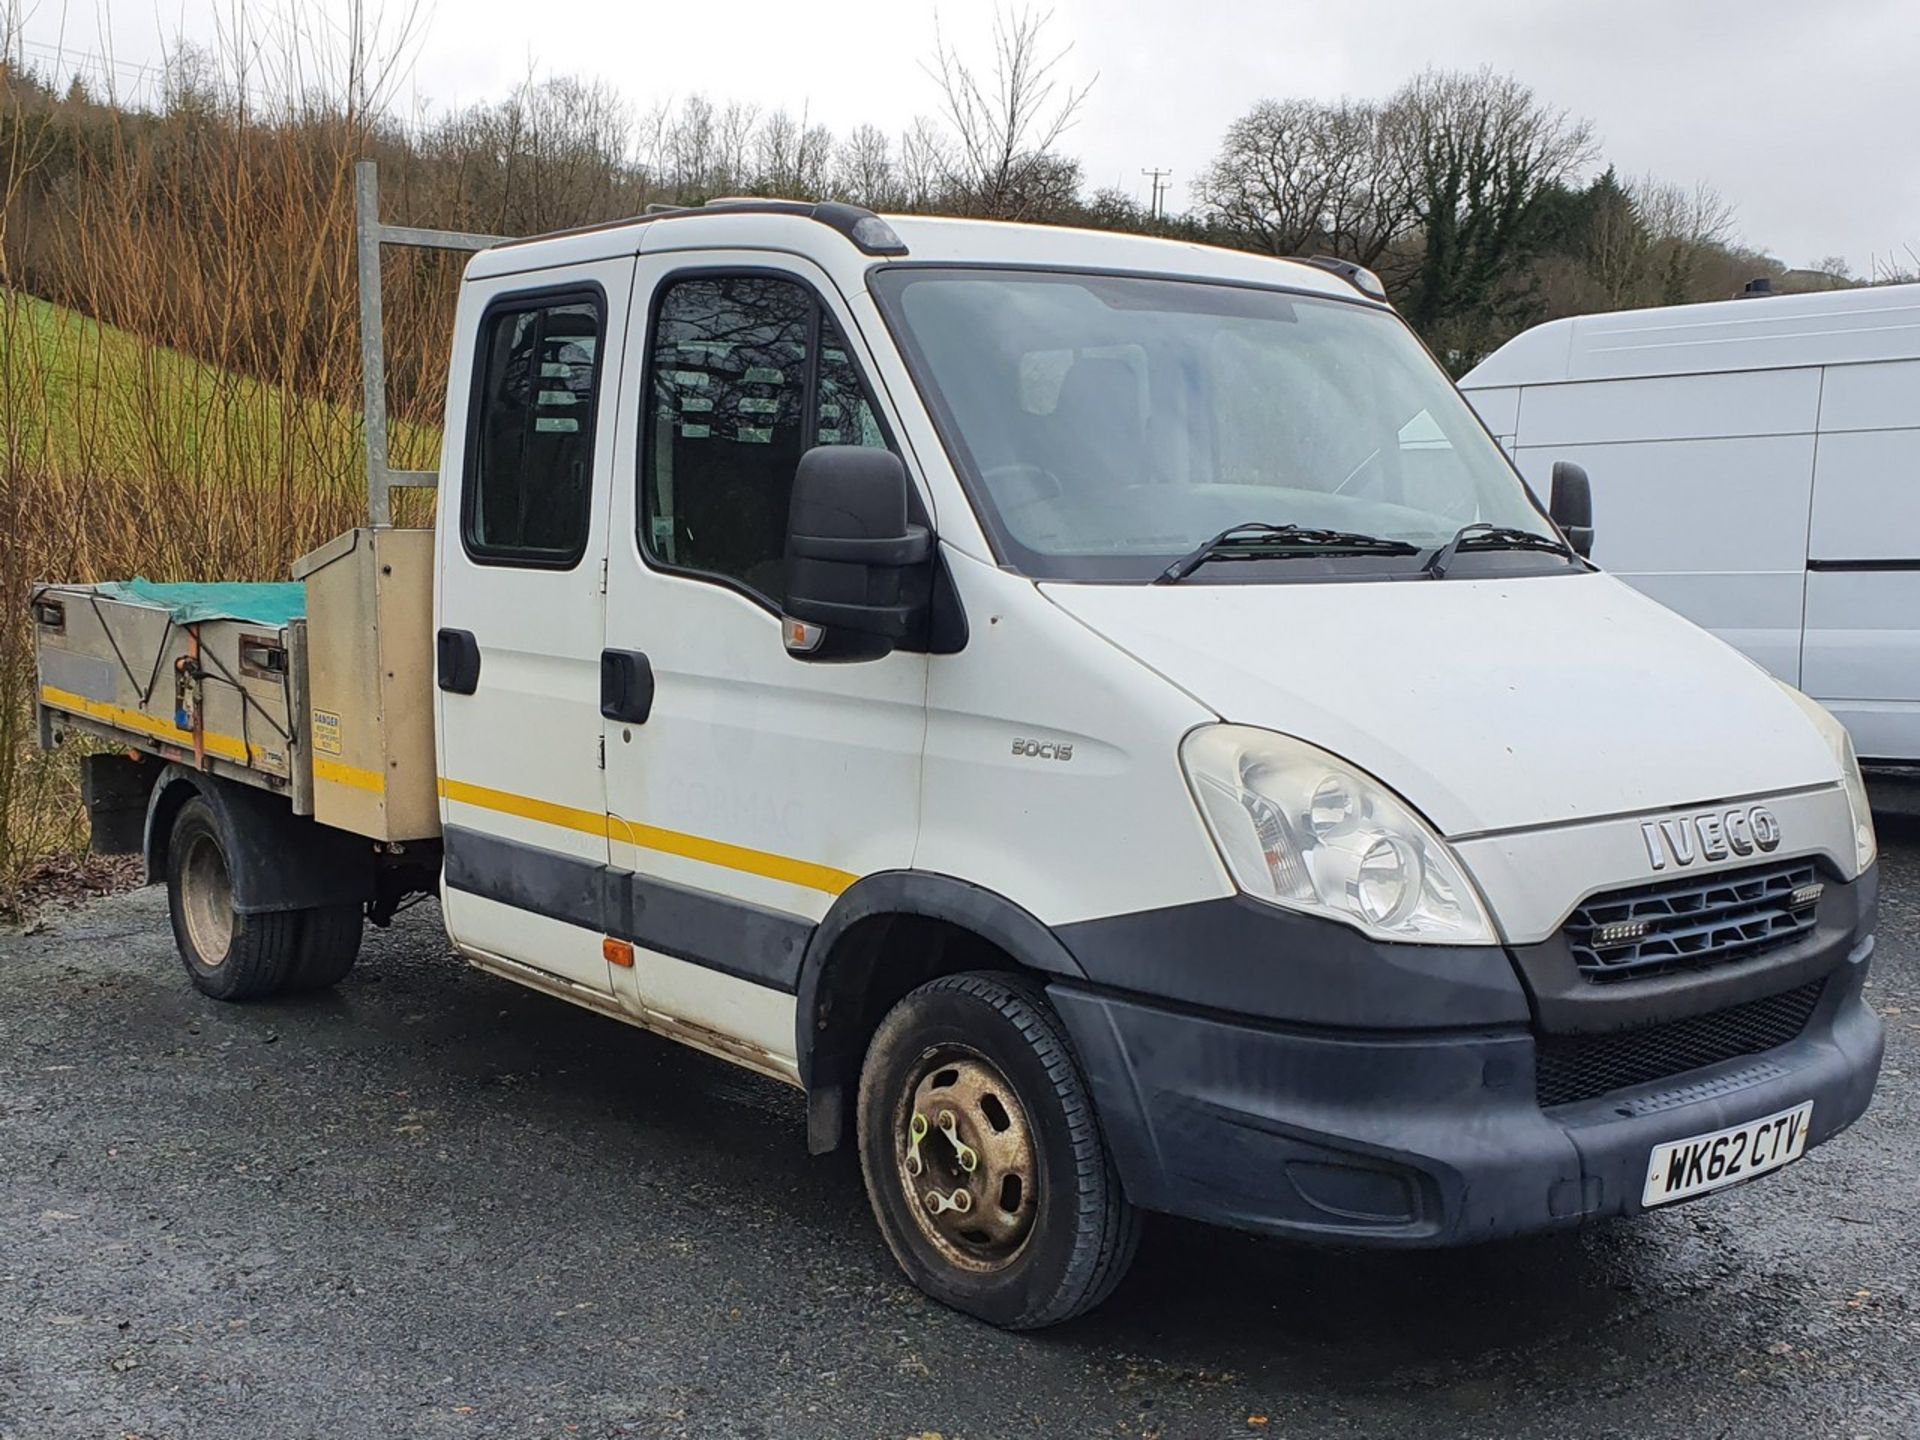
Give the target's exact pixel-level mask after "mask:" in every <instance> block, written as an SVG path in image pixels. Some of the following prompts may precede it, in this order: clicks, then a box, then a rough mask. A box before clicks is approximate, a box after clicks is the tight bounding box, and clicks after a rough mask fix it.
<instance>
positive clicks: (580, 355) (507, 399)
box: [460, 289, 606, 569]
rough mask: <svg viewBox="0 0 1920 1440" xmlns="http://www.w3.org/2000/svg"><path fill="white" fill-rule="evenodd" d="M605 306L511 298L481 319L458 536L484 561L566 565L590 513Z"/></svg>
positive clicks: (575, 554) (572, 560)
mask: <svg viewBox="0 0 1920 1440" xmlns="http://www.w3.org/2000/svg"><path fill="white" fill-rule="evenodd" d="M605 311H606V306H605V302H604V301H603V300H602V298H601V297H600V295H599V293H598V292H597V291H595V290H585V291H583V290H577V289H576V290H568V291H564V292H546V293H544V294H537V295H521V296H507V297H504V298H502V299H500V300H497V301H495V302H494V303H493V304H492V305H490V306H489V307H488V308H487V311H486V314H485V315H484V316H483V317H482V320H481V324H480V333H479V340H478V345H477V354H476V360H475V368H474V393H473V401H472V413H471V415H470V416H469V419H468V427H469V428H468V442H467V473H466V476H465V480H464V484H463V485H462V497H461V517H460V534H461V541H462V543H463V544H464V545H465V547H466V551H467V553H468V555H470V556H471V557H472V558H473V559H475V560H476V561H479V562H480V563H482V564H496V565H524V566H534V567H544V568H549V569H568V568H571V567H572V566H574V565H576V564H578V563H579V560H580V557H581V555H582V553H583V552H584V551H585V549H586V544H587V529H588V524H589V521H590V519H591V516H592V510H593V448H594V433H595V431H594V427H595V423H596V420H597V418H598V414H599V397H600V371H601V363H600V361H601V354H602V351H603V349H604V343H603V342H604V338H605V334H606V321H605Z"/></svg>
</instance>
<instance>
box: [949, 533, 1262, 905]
mask: <svg viewBox="0 0 1920 1440" xmlns="http://www.w3.org/2000/svg"><path fill="white" fill-rule="evenodd" d="M948 558H949V563H950V565H951V568H952V573H953V579H954V585H955V588H956V589H957V590H958V591H959V594H960V598H961V601H962V602H963V603H964V604H965V606H966V610H967V619H968V631H969V633H968V638H967V646H966V648H965V649H964V650H962V651H961V652H960V653H959V654H957V655H941V656H937V657H935V659H934V661H933V663H932V666H931V669H930V671H929V674H928V677H927V695H926V703H927V748H926V765H925V771H924V774H923V777H922V791H921V807H920V813H921V828H920V844H919V847H918V849H917V850H916V852H915V857H914V864H915V867H916V868H917V869H920V870H926V871H932V872H934V873H937V874H944V875H960V876H965V877H966V878H967V879H968V880H970V881H971V882H973V883H975V884H978V885H980V886H982V887H984V888H985V889H988V890H991V891H994V892H995V893H997V894H999V895H1003V896H1005V897H1006V898H1007V899H1009V900H1011V901H1013V902H1014V903H1015V904H1017V905H1019V906H1021V907H1022V908H1023V909H1025V910H1027V911H1028V912H1029V913H1031V914H1032V915H1034V916H1035V917H1037V918H1038V919H1040V920H1041V921H1043V922H1045V923H1046V924H1048V925H1052V926H1056V927H1057V926H1060V925H1064V924H1067V923H1070V922H1072V921H1076V920H1084V919H1089V918H1093V917H1099V916H1106V915H1119V914H1126V913H1129V912H1133V911H1141V910H1150V909H1154V908H1157V907H1160V906H1165V905H1179V904H1185V903H1187V902H1190V901H1195V900H1207V899H1213V898H1216V897H1224V896H1228V895H1231V894H1233V885H1232V883H1231V882H1230V881H1229V880H1228V878H1227V874H1226V870H1225V869H1224V867H1223V866H1222V865H1221V863H1220V860H1219V857H1218V855H1217V854H1216V852H1215V850H1214V846H1213V841H1212V840H1211V839H1210V838H1209V837H1208V835H1207V832H1206V828H1205V826H1204V825H1203V824H1202V823H1201V820H1200V814H1199V810H1198V809H1197V808H1196V806H1195V805H1194V803H1193V798H1192V795H1191V792H1189V790H1188V789H1187V783H1186V779H1185V777H1184V776H1183V775H1182V773H1181V770H1180V760H1179V747H1180V739H1181V737H1182V736H1183V735H1185V734H1186V732H1187V731H1188V730H1190V729H1192V728H1193V727H1194V726H1195V725H1200V724H1204V723H1206V722H1207V721H1209V720H1213V719H1215V718H1216V716H1215V714H1214V713H1213V712H1212V711H1211V710H1209V709H1208V708H1207V707H1206V706H1205V705H1203V704H1202V703H1200V702H1199V701H1197V700H1196V699H1195V698H1194V697H1193V696H1192V695H1190V694H1188V693H1186V692H1185V691H1184V690H1182V689H1181V688H1179V685H1178V682H1177V681H1176V682H1169V681H1168V680H1167V679H1165V678H1163V677H1162V676H1161V675H1156V674H1154V673H1152V672H1151V671H1149V670H1147V669H1145V668H1143V667H1142V666H1141V665H1140V664H1139V663H1138V662H1137V661H1136V660H1134V659H1133V658H1132V657H1130V656H1129V655H1127V654H1125V653H1123V651H1122V650H1121V649H1118V648H1115V646H1114V645H1112V644H1109V643H1107V641H1106V640H1105V639H1102V638H1101V636H1100V635H1099V633H1097V632H1098V627H1097V626H1095V627H1091V628H1090V627H1089V626H1088V625H1086V624H1084V623H1082V622H1081V621H1080V620H1078V619H1076V618H1074V617H1073V616H1072V615H1070V614H1069V613H1067V611H1066V610H1065V609H1063V608H1058V607H1056V606H1053V605H1049V604H1048V603H1047V602H1046V600H1045V599H1043V598H1042V597H1041V594H1040V592H1039V591H1038V590H1037V589H1036V588H1035V586H1034V584H1033V582H1032V581H1030V580H1026V579H1023V578H1021V577H1019V576H1017V575H1013V574H1011V573H1009V572H1007V571H1004V570H1000V569H998V568H996V567H993V566H988V565H982V564H980V563H979V562H977V561H974V560H969V559H965V558H963V557H959V556H949V557H948Z"/></svg>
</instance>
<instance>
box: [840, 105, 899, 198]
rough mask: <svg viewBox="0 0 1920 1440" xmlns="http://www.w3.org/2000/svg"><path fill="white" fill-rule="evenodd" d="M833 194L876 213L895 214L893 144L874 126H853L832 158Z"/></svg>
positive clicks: (896, 193)
mask: <svg viewBox="0 0 1920 1440" xmlns="http://www.w3.org/2000/svg"><path fill="white" fill-rule="evenodd" d="M833 192H834V194H836V195H839V196H842V197H844V198H845V199H848V200H852V201H855V202H857V203H859V204H861V205H867V206H870V207H872V208H873V209H876V210H897V209H898V208H900V205H901V196H900V181H899V177H898V176H897V174H896V173H895V171H894V165H893V142H892V141H890V140H888V139H887V132H886V131H884V130H882V129H880V128H879V127H878V126H876V125H856V126H854V128H853V129H852V130H851V131H850V132H848V135H847V138H846V139H845V140H842V141H841V142H840V147H839V149H838V150H837V151H836V152H835V154H834V157H833Z"/></svg>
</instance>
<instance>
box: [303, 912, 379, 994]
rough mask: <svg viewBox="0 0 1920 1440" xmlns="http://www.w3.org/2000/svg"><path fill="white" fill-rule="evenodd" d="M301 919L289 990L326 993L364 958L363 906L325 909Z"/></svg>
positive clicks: (304, 914) (306, 913) (304, 915)
mask: <svg viewBox="0 0 1920 1440" xmlns="http://www.w3.org/2000/svg"><path fill="white" fill-rule="evenodd" d="M299 917H300V925H299V931H300V933H299V939H298V940H297V941H296V942H295V945H294V952H293V964H292V966H291V967H289V969H288V971H287V989H289V990H324V989H325V988H326V987H327V986H329V985H337V984H339V983H340V982H341V981H342V980H344V979H346V978H347V972H348V971H350V970H352V969H353V962H354V961H355V960H357V959H359V958H360V931H361V914H360V906H358V905H321V906H317V907H315V908H314V909H312V910H302V911H300V912H299Z"/></svg>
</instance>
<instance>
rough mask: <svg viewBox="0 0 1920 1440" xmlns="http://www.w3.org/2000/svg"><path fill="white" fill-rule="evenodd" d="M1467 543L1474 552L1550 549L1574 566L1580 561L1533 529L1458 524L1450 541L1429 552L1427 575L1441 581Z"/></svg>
mask: <svg viewBox="0 0 1920 1440" xmlns="http://www.w3.org/2000/svg"><path fill="white" fill-rule="evenodd" d="M1467 544H1471V545H1472V546H1473V548H1474V549H1476V550H1552V551H1555V552H1557V553H1558V554H1561V555H1564V556H1566V557H1567V558H1568V559H1569V560H1571V561H1573V562H1574V563H1575V564H1576V565H1577V564H1579V562H1580V556H1579V554H1578V552H1576V551H1575V550H1574V548H1573V547H1572V546H1571V545H1569V544H1568V543H1567V542H1566V541H1564V540H1562V539H1561V538H1560V537H1559V536H1557V535H1542V534H1540V533H1538V532H1537V531H1533V530H1517V529H1515V528H1514V527H1513V526H1511V525H1495V524H1492V523H1491V522H1489V521H1486V520H1476V521H1474V522H1473V523H1472V524H1471V525H1462V526H1461V527H1460V528H1459V529H1458V530H1456V531H1454V532H1453V538H1452V539H1451V540H1449V541H1447V543H1446V544H1444V545H1442V546H1441V547H1440V548H1439V549H1438V550H1436V551H1434V552H1433V558H1432V559H1431V560H1429V561H1427V566H1426V569H1427V574H1429V575H1431V576H1432V577H1433V578H1434V579H1436V580H1441V579H1444V578H1445V577H1446V573H1447V567H1448V566H1449V565H1451V564H1453V557H1454V556H1456V555H1458V554H1459V553H1460V549H1461V547H1462V546H1463V545H1467Z"/></svg>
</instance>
